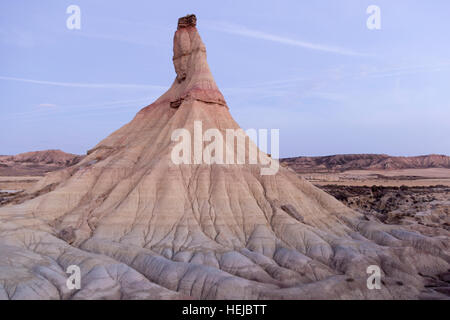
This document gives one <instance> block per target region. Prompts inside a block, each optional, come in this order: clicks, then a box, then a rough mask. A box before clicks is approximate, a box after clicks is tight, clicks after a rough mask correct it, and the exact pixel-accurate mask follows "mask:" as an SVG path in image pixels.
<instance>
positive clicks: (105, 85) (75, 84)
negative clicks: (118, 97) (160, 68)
mask: <svg viewBox="0 0 450 320" xmlns="http://www.w3.org/2000/svg"><path fill="white" fill-rule="evenodd" d="M0 80H7V81H18V82H28V83H35V84H42V85H51V86H59V87H72V88H100V89H154V90H164V89H167V87H164V86H155V85H147V84H126V83H82V82H59V81H45V80H35V79H25V78H15V77H5V76H0Z"/></svg>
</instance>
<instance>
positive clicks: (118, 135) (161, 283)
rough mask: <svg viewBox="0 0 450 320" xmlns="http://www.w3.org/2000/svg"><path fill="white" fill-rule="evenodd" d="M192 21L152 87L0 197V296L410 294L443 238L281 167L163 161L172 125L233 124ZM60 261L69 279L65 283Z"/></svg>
mask: <svg viewBox="0 0 450 320" xmlns="http://www.w3.org/2000/svg"><path fill="white" fill-rule="evenodd" d="M195 25H196V19H195V16H188V17H185V18H182V19H180V20H179V24H178V30H177V31H176V32H175V37H174V57H173V62H174V66H175V71H176V79H175V81H174V83H173V84H172V86H171V88H170V89H169V90H168V91H167V92H166V93H165V94H163V95H162V96H161V97H160V98H159V99H157V100H156V101H155V102H154V103H152V104H151V105H149V106H147V107H145V108H143V109H142V110H141V111H139V112H138V113H137V115H136V116H135V118H134V119H133V120H132V121H131V122H130V123H128V124H126V125H125V126H123V127H122V128H120V129H119V130H117V131H115V132H113V133H112V134H111V135H110V136H108V137H107V138H106V139H104V140H103V141H101V142H100V143H99V144H98V145H97V146H95V147H94V148H93V149H92V150H90V151H89V153H88V155H87V156H86V157H85V158H84V159H83V160H82V161H81V162H79V163H78V164H76V165H74V166H71V167H69V168H67V169H64V170H61V171H57V172H53V173H50V174H47V175H46V176H45V177H44V178H43V179H42V180H41V181H40V182H39V183H38V184H37V185H36V186H35V187H34V189H33V190H31V191H29V193H30V194H39V195H38V196H37V197H34V198H32V199H29V200H26V201H24V202H23V203H20V204H15V205H7V206H5V207H2V208H0V257H1V259H0V298H6V299H24V298H34V299H58V298H59V299H98V298H102V299H174V298H194V299H320V298H331V299H349V298H355V299H364V298H370V299H393V298H395V299H399V298H417V297H419V296H420V295H421V292H422V291H423V290H424V283H425V282H424V280H423V277H422V276H420V275H419V273H420V274H422V275H434V274H437V273H442V272H444V271H446V270H447V269H448V268H449V248H448V244H449V242H448V238H432V237H426V236H423V235H421V234H419V233H415V232H411V231H408V230H405V229H402V228H400V227H398V226H395V225H383V224H380V223H378V222H374V221H369V220H365V219H364V218H363V216H362V215H360V214H358V213H356V212H354V211H353V210H351V209H349V208H347V207H346V206H344V205H343V204H341V203H340V202H339V201H337V200H336V199H335V198H333V197H332V196H330V195H328V194H327V193H325V192H323V191H321V190H319V189H318V188H316V187H314V186H313V185H311V184H310V183H309V182H307V181H304V180H302V179H300V178H298V176H297V175H296V174H295V173H293V172H292V171H290V170H288V169H286V168H280V170H279V171H278V173H277V174H275V175H261V174H260V169H261V165H260V164H211V165H208V164H178V165H177V164H174V163H173V162H172V161H171V150H172V148H173V146H174V144H175V142H174V141H172V140H171V134H172V132H174V130H176V129H178V128H184V129H187V130H189V132H193V130H194V121H202V125H203V128H204V129H205V130H206V129H208V128H217V129H218V130H220V131H221V132H223V131H225V130H226V129H238V128H239V126H238V125H237V123H236V122H235V121H234V120H233V119H232V117H231V115H230V113H229V110H228V106H227V104H226V102H225V99H224V97H223V96H222V94H221V93H220V91H219V89H218V87H217V85H216V83H215V81H214V79H213V77H212V75H211V72H210V70H209V67H208V64H207V62H206V50H205V46H204V44H203V42H202V40H201V38H200V36H199V34H198V32H197V29H196V26H195ZM225 148H226V149H227V150H230V149H231V150H232V151H233V152H235V151H236V149H235V148H234V146H232V145H228V144H226V145H225ZM246 148H247V147H246ZM266 158H267V156H266ZM49 185H51V186H54V187H52V188H50V189H48V190H51V191H49V192H46V193H39V192H38V191H39V190H44V189H45V188H46V187H47V186H49ZM70 265H78V266H79V267H80V268H81V275H82V280H81V289H79V290H69V289H68V288H67V286H66V278H67V276H68V275H67V274H66V273H65V271H66V270H67V268H68V266H70ZM369 265H377V266H379V267H380V268H381V270H382V288H381V289H379V290H377V289H374V290H369V289H368V288H367V284H366V283H367V277H368V274H367V273H366V270H367V267H368V266H369ZM422 294H423V293H422Z"/></svg>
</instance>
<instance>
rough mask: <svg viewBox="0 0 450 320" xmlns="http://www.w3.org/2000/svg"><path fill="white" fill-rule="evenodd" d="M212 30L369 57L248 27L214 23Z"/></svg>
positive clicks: (318, 49) (311, 48) (211, 26)
mask: <svg viewBox="0 0 450 320" xmlns="http://www.w3.org/2000/svg"><path fill="white" fill-rule="evenodd" d="M208 27H210V28H211V29H214V30H217V31H220V32H225V33H230V34H236V35H240V36H243V37H248V38H254V39H261V40H267V41H272V42H277V43H281V44H285V45H290V46H295V47H301V48H305V49H310V50H316V51H322V52H329V53H335V54H340V55H346V56H367V54H363V53H359V52H356V51H353V50H348V49H345V48H341V47H335V46H330V45H324V44H317V43H312V42H307V41H301V40H297V39H292V38H288V37H283V36H279V35H275V34H271V33H266V32H263V31H258V30H252V29H249V28H247V27H244V26H241V25H236V24H231V23H214V24H210V25H208Z"/></svg>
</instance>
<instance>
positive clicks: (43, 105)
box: [38, 103, 56, 108]
mask: <svg viewBox="0 0 450 320" xmlns="http://www.w3.org/2000/svg"><path fill="white" fill-rule="evenodd" d="M38 107H40V108H55V107H56V104H53V103H40V104H39V105H38Z"/></svg>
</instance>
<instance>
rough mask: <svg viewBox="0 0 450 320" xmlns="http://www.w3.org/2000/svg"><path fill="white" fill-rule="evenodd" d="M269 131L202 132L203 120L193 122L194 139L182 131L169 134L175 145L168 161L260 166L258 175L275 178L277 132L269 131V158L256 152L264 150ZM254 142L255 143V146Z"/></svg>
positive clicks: (188, 132) (187, 131)
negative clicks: (273, 176)
mask: <svg viewBox="0 0 450 320" xmlns="http://www.w3.org/2000/svg"><path fill="white" fill-rule="evenodd" d="M223 131H225V137H224V136H223V133H222V132H223ZM268 132H269V131H268V130H267V129H259V130H258V131H257V130H256V129H248V130H246V131H244V130H242V129H225V130H222V131H220V130H219V129H217V128H209V129H207V130H206V131H205V132H203V123H202V121H194V130H193V133H194V136H193V137H192V135H191V132H190V131H189V130H187V129H184V128H180V129H176V130H174V131H173V132H172V135H171V140H172V141H174V142H177V143H176V144H175V145H174V147H173V148H172V153H171V159H172V162H173V163H174V164H177V165H178V164H260V165H262V168H261V175H274V174H276V173H277V172H278V169H279V165H280V164H279V161H278V157H279V149H280V144H279V140H280V130H279V129H271V130H270V151H271V154H270V156H269V155H267V154H265V153H263V152H261V151H260V150H258V147H259V149H262V150H267V147H268ZM253 141H257V142H258V146H257V145H256V144H255V143H254V142H253ZM205 142H206V143H207V144H206V145H205ZM247 146H248V147H247ZM247 151H248V152H247Z"/></svg>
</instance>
